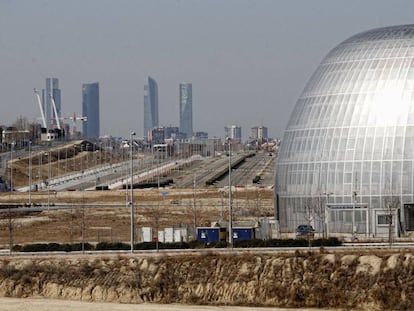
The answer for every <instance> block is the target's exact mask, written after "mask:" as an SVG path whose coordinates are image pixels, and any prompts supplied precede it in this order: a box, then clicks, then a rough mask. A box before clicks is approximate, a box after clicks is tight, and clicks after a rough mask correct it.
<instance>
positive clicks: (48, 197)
mask: <svg viewBox="0 0 414 311" xmlns="http://www.w3.org/2000/svg"><path fill="white" fill-rule="evenodd" d="M49 207H50V147H49V152H48V154H47V208H48V209H49Z"/></svg>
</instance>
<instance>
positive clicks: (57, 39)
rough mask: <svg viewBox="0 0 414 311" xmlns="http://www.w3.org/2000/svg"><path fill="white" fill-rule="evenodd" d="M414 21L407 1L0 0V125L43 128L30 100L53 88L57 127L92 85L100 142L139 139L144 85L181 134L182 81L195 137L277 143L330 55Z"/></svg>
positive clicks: (413, 4) (162, 121)
mask: <svg viewBox="0 0 414 311" xmlns="http://www.w3.org/2000/svg"><path fill="white" fill-rule="evenodd" d="M80 8H81V9H80ZM413 11H414V2H412V1H408V0H394V1H386V0H366V1H358V2H356V1H354V2H353V1H351V2H350V1H345V0H338V1H329V0H314V1H305V0H289V1H283V0H281V1H274V0H261V1H252V0H226V1H222V0H211V1H200V0H180V1H169V0H155V1H154V0H123V1H122V5H121V4H120V3H119V1H115V0H88V1H81V0H71V1H45V0H20V1H11V0H0V71H1V73H2V76H1V77H0V94H1V97H0V105H1V107H2V108H3V113H2V114H1V115H0V124H4V125H8V124H12V123H13V122H14V121H15V120H16V119H17V118H18V117H21V116H25V117H27V118H28V120H29V121H31V120H34V119H37V118H38V117H40V112H39V108H38V105H37V101H36V97H35V96H34V95H33V89H34V88H37V89H39V90H42V89H43V88H45V86H44V84H45V82H44V81H45V80H44V79H45V77H56V78H58V79H59V89H61V103H62V111H61V114H62V116H69V115H73V113H74V112H76V113H79V112H80V111H81V109H82V93H81V92H80V85H81V84H82V83H83V82H84V81H99V87H100V108H101V110H100V113H101V120H100V121H101V122H100V123H101V129H100V130H101V134H102V135H112V136H123V137H128V136H129V133H130V131H131V130H133V131H136V132H137V135H138V136H143V135H144V133H143V131H144V124H143V122H144V116H143V110H144V109H143V107H144V90H143V87H142V86H143V84H144V83H143V81H145V79H146V77H148V76H149V75H151V76H153V77H155V79H156V80H157V84H158V87H159V92H158V100H159V123H160V124H167V125H168V124H175V125H178V124H179V113H178V110H179V102H178V99H177V98H178V95H177V86H178V85H179V83H181V82H182V81H189V82H191V83H192V84H193V85H194V87H195V86H196V87H197V92H196V98H197V100H195V98H194V105H195V106H196V107H197V109H194V111H193V127H194V128H193V132H197V131H206V132H208V133H209V136H210V137H214V136H216V137H223V127H224V126H225V125H227V124H238V125H240V126H241V127H242V128H243V139H247V137H248V135H249V129H250V128H251V127H252V126H254V125H260V124H265V125H266V126H267V127H268V135H269V136H270V137H279V138H281V136H282V134H283V131H284V129H285V127H286V125H287V122H288V118H289V116H290V114H291V112H292V110H293V107H294V105H295V103H296V100H297V98H298V96H299V95H300V94H301V92H302V89H303V87H304V85H305V83H306V81H307V80H308V79H309V78H310V76H311V74H312V72H314V70H315V68H316V67H317V65H318V63H319V62H320V61H321V60H322V58H323V57H324V56H325V55H327V53H328V52H329V50H330V49H331V48H332V47H333V46H336V45H337V44H339V43H340V42H341V41H342V40H345V39H346V38H348V37H349V36H350V35H352V34H355V33H358V32H362V31H365V30H369V29H372V28H376V27H382V26H388V25H398V24H409V23H412V21H413V19H412V12H413ZM28 25H30V27H28ZM6 108H7V109H6Z"/></svg>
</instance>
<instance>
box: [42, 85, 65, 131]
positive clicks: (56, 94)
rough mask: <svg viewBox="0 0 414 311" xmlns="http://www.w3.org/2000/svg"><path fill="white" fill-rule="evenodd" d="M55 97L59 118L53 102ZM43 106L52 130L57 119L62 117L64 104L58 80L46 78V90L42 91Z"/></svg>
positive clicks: (48, 125) (48, 124)
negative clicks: (51, 97) (55, 113)
mask: <svg viewBox="0 0 414 311" xmlns="http://www.w3.org/2000/svg"><path fill="white" fill-rule="evenodd" d="M50 95H52V96H53V99H54V101H55V105H56V111H57V114H58V115H57V116H55V115H54V111H53V106H52V100H51V99H50ZM42 105H43V107H42V108H43V111H44V113H45V118H46V123H47V127H48V128H51V127H52V126H51V125H52V124H56V117H57V118H61V117H62V103H61V96H60V89H59V80H58V79H57V78H46V89H43V90H42Z"/></svg>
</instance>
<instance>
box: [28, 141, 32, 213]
mask: <svg viewBox="0 0 414 311" xmlns="http://www.w3.org/2000/svg"><path fill="white" fill-rule="evenodd" d="M31 146H32V142H31V141H29V206H31V205H32V149H31Z"/></svg>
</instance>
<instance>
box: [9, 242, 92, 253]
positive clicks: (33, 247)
mask: <svg viewBox="0 0 414 311" xmlns="http://www.w3.org/2000/svg"><path fill="white" fill-rule="evenodd" d="M18 248H20V247H19V246H18V247H15V248H13V249H18ZM84 249H85V250H93V249H94V246H93V245H91V244H89V243H84ZM81 250H82V243H76V244H59V243H35V244H28V245H24V246H21V248H20V251H21V252H74V251H81Z"/></svg>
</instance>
